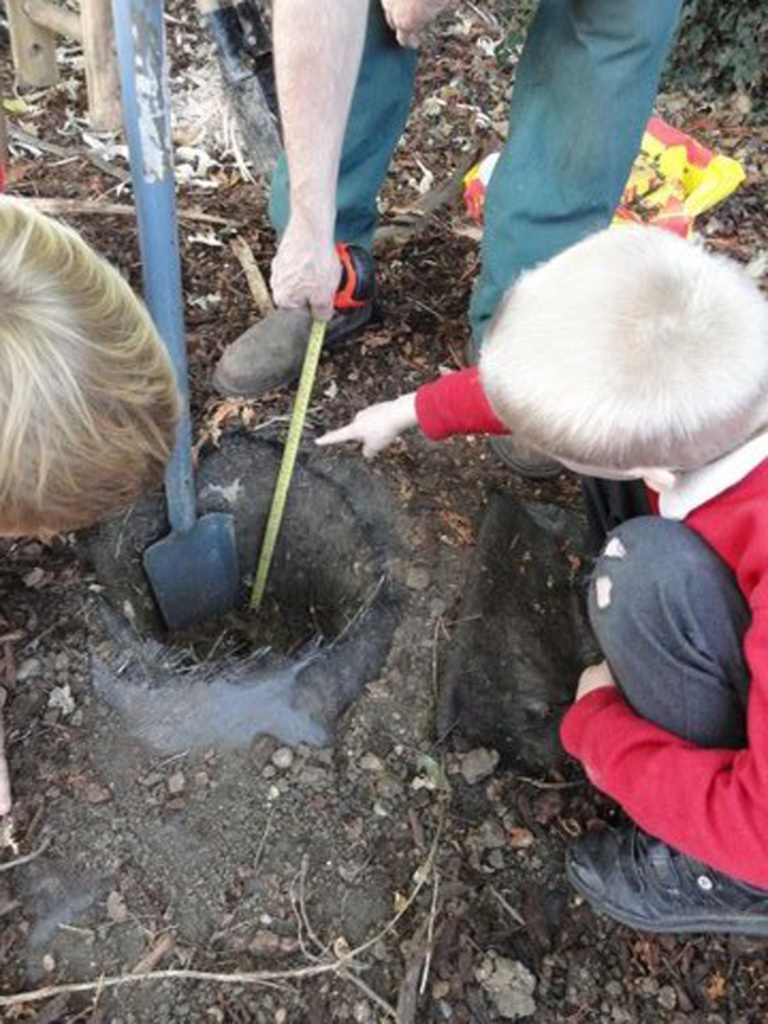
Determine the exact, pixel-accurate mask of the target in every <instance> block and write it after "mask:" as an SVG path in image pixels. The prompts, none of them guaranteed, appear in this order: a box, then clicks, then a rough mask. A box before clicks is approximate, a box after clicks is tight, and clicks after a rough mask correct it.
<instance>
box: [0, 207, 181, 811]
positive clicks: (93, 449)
mask: <svg viewBox="0 0 768 1024" xmlns="http://www.w3.org/2000/svg"><path fill="white" fill-rule="evenodd" d="M177 403H178V398H177V391H176V384H175V379H174V375H173V370H172V367H171V365H170V361H169V359H168V356H167V353H166V351H165V347H164V346H163V343H162V341H161V340H160V338H159V337H158V335H157V332H156V331H155V329H154V327H153V325H152V321H151V320H150V317H149V314H148V313H147V311H146V309H145V308H144V306H143V305H142V304H141V302H140V301H139V300H138V299H137V298H136V296H135V295H134V294H133V292H132V291H131V289H130V287H129V286H128V285H127V284H126V282H125V281H124V280H123V278H122V277H121V276H120V274H119V273H118V272H117V271H116V270H115V269H114V268H113V267H111V266H110V265H109V264H108V263H107V262H106V261H105V260H103V259H102V258H101V257H100V256H98V255H96V253H95V252H94V251H93V250H92V249H90V248H89V247H88V246H87V245H86V244H85V242H84V241H83V240H82V239H81V238H80V237H79V236H78V235H77V234H76V233H75V232H74V231H72V230H71V229H69V228H68V227H65V226H64V225H63V224H60V223H58V222H56V221H54V220H51V219H50V218H48V217H44V216H42V215H41V214H39V213H37V212H36V211H35V209H34V208H33V207H32V206H31V205H30V204H29V203H27V202H25V201H23V200H19V199H12V198H9V197H3V196H0V534H1V535H3V536H22V535H24V536H25V535H36V536H40V537H44V538H45V537H49V536H51V535H53V534H56V533H60V532H63V531H66V530H75V529H78V528H79V527H83V526H88V525H91V524H93V523H96V522H99V521H100V520H101V519H104V518H105V517H107V516H109V515H111V514H112V513H114V512H117V511H118V510H119V509H120V508H122V507H123V506H124V505H126V504H128V503H129V502H131V501H132V500H133V499H134V498H135V497H136V496H137V495H138V494H139V493H140V492H141V491H142V490H144V489H145V488H148V487H151V486H153V485H155V484H157V483H158V482H159V481H160V479H161V477H162V473H163V469H164V467H165V464H166V462H167V461H168V458H169V457H170V453H171V449H172V447H173V441H174V429H175V425H176V419H177V413H178V404H177ZM1 739H2V732H1V731H0V740H1ZM9 809H10V788H9V785H8V774H7V766H6V764H5V760H4V757H3V751H2V746H1V744H0V814H3V813H7V811H8V810H9Z"/></svg>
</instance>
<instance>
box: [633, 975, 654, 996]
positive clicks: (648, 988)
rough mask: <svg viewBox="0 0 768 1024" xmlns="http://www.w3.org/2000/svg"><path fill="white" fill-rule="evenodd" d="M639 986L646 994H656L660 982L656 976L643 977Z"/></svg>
mask: <svg viewBox="0 0 768 1024" xmlns="http://www.w3.org/2000/svg"><path fill="white" fill-rule="evenodd" d="M637 987H638V988H639V989H640V991H641V992H642V994H643V995H644V996H655V995H656V994H657V993H658V991H659V983H658V981H657V980H656V979H655V978H641V979H640V982H639V984H638V986H637Z"/></svg>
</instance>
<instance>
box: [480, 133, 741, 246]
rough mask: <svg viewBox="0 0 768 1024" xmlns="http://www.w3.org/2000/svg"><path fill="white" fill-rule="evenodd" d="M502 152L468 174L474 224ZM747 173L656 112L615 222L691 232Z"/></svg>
mask: <svg viewBox="0 0 768 1024" xmlns="http://www.w3.org/2000/svg"><path fill="white" fill-rule="evenodd" d="M498 158H499V154H498V153H491V154H490V155H489V156H487V157H485V158H484V159H483V160H481V161H480V163H479V164H476V165H475V166H474V167H473V168H472V169H471V170H470V171H469V173H468V174H467V175H466V176H465V178H464V204H465V207H466V210H467V213H468V215H469V216H470V217H471V218H472V220H473V221H474V222H475V223H476V224H482V220H483V206H484V203H485V190H486V188H487V185H488V182H489V181H490V178H491V173H492V172H493V168H494V167H495V165H496V161H497V160H498ZM744 178H745V174H744V169H743V168H742V166H741V164H740V163H739V162H738V161H737V160H734V159H733V158H732V157H728V156H723V155H722V154H717V153H713V152H712V151H711V150H709V149H707V148H706V147H704V146H702V145H701V144H700V143H698V142H697V141H696V140H695V139H694V138H692V137H691V136H690V135H686V134H685V132H681V131H678V130H677V129H676V128H673V127H672V126H671V125H669V124H667V123H666V122H665V121H662V119H661V118H660V117H652V118H651V120H650V121H649V122H648V126H647V128H646V131H645V134H644V135H643V141H642V144H641V147H640V152H639V153H638V155H637V159H636V160H635V163H634V165H633V167H632V172H631V174H630V176H629V181H628V182H627V184H626V186H625V188H624V193H623V195H622V198H621V203H620V205H619V207H618V209H617V211H616V215H615V217H614V220H613V223H614V225H621V224H637V223H641V224H653V225H655V226H656V227H661V228H664V229H665V230H667V231H673V232H674V233H675V234H677V235H682V236H683V238H687V237H688V236H689V235H690V234H691V232H692V231H693V225H694V221H695V219H696V217H698V216H699V214H701V213H703V212H704V211H705V210H709V209H711V208H712V207H713V206H715V204H716V203H719V202H721V201H722V200H723V199H725V198H726V196H729V195H730V194H731V193H732V192H735V190H736V189H737V188H738V187H739V185H740V184H741V182H742V181H743V180H744Z"/></svg>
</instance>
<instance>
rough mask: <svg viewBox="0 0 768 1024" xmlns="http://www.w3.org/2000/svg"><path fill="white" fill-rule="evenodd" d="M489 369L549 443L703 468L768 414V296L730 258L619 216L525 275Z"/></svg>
mask: <svg viewBox="0 0 768 1024" xmlns="http://www.w3.org/2000/svg"><path fill="white" fill-rule="evenodd" d="M480 374H481V379H482V384H483V388H484V390H485V392H486V394H487V396H488V398H489V400H490V402H491V405H492V406H493V408H494V410H495V411H496V413H497V415H498V416H499V418H500V419H501V420H502V421H503V422H504V423H506V424H507V425H508V426H509V428H510V430H511V431H512V433H513V434H515V435H517V436H519V437H520V439H521V440H524V441H526V442H527V443H528V444H531V445H532V446H534V447H535V448H538V449H539V450H541V451H544V452H547V453H549V454H551V455H554V456H556V457H557V456H559V457H560V458H562V459H566V460H568V459H570V460H572V461H575V462H582V463H588V464H591V465H597V466H605V467H606V468H608V467H611V468H615V469H629V468H632V467H636V466H664V467H668V468H672V469H691V468H694V467H696V466H700V465H704V464H705V463H707V462H710V461H712V460H713V459H715V458H717V457H718V456H720V455H722V454H724V453H725V452H727V451H729V450H730V449H732V448H734V447H736V446H737V445H739V444H740V443H742V442H743V441H744V440H746V439H747V438H748V437H750V436H751V435H752V434H754V433H755V432H756V431H757V430H759V429H760V428H761V427H764V426H765V424H766V419H767V418H768V417H767V416H766V410H767V408H768V404H767V401H766V398H767V395H768V392H767V390H766V388H767V386H768V304H766V301H765V299H764V298H763V296H762V295H761V293H760V291H759V289H758V288H757V285H756V284H755V283H754V282H753V281H752V280H751V279H750V278H749V276H748V275H747V274H746V273H745V272H744V271H743V270H742V269H741V268H740V267H738V266H737V265H736V264H734V263H732V262H729V261H728V260H725V259H723V258H721V257H718V256H714V255H711V254H710V253H707V252H705V251H704V250H703V249H701V248H699V247H698V246H696V245H694V244H692V243H690V242H686V241H684V240H683V239H681V238H678V237H677V236H675V235H672V234H670V233H668V232H665V231H662V230H659V229H657V228H650V227H643V226H636V227H635V226H629V227H621V228H611V229H609V230H607V231H602V232H600V233H599V234H596V235H592V236H591V237H589V238H587V239H585V240H584V241H582V242H579V243H578V244H577V245H574V246H572V247H571V248H570V249H567V250H566V251H565V252H563V253H561V254H560V255H558V256H556V257H555V258H554V259H552V260H550V261H549V262H548V263H546V264H543V265H542V266H540V267H537V268H536V269H534V270H532V271H530V272H528V273H527V274H524V275H523V276H522V277H521V278H520V279H519V281H518V282H517V284H516V285H515V286H513V288H512V289H511V290H510V292H509V293H508V294H507V296H506V298H505V300H504V302H503V304H502V307H501V309H500V310H499V312H498V314H497V315H496V317H495V319H494V321H493V323H492V325H491V328H490V330H489V333H488V338H487V340H486V342H485V344H484V346H483V349H482V353H481V359H480Z"/></svg>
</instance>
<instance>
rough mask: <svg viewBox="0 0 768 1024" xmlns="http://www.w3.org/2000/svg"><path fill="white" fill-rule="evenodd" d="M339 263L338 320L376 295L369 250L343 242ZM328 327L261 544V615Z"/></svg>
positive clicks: (303, 391) (311, 366)
mask: <svg viewBox="0 0 768 1024" xmlns="http://www.w3.org/2000/svg"><path fill="white" fill-rule="evenodd" d="M336 252H337V253H338V256H339V260H340V262H341V279H340V281H339V287H338V289H337V291H336V296H335V298H334V303H333V306H334V310H335V313H334V315H335V316H344V314H345V313H349V312H351V311H352V310H355V309H358V308H359V307H360V306H364V305H365V304H366V303H367V302H370V300H371V297H372V295H373V281H374V274H373V258H372V256H371V254H370V253H369V252H368V250H367V249H363V248H362V246H359V245H347V244H345V243H343V242H340V243H338V245H337V246H336ZM326 326H327V325H326V323H325V321H324V320H315V321H313V323H312V329H311V331H310V334H309V341H308V343H307V351H306V354H305V356H304V363H303V365H302V368H301V376H300V377H299V386H298V390H297V392H296V399H295V401H294V404H293V412H292V413H291V422H290V424H289V426H288V437H287V439H286V442H285V448H284V449H283V458H282V462H281V463H280V472H279V473H278V475H277V483H276V484H275V492H274V494H273V496H272V505H271V507H270V510H269V516H268V518H267V525H266V527H265V530H264V539H263V541H262V543H261V552H260V554H259V563H258V566H257V569H256V577H255V579H254V581H253V589H252V590H251V601H250V606H251V608H252V609H253V610H254V611H258V609H259V608H260V607H261V604H262V601H263V600H264V594H265V592H266V589H267V580H268V579H269V569H270V566H271V564H272V556H273V555H274V552H275V546H276V544H277V538H278V536H279V535H280V526H281V524H282V521H283V513H284V512H285V505H286V501H287V499H288V491H289V490H290V486H291V480H292V478H293V470H294V467H295V465H296V456H297V455H298V452H299V445H300V443H301V435H302V433H303V431H304V423H305V421H306V418H307V409H308V408H309V400H310V398H311V397H312V388H313V386H314V383H315V376H316V374H317V365H318V363H319V361H320V353H321V352H322V349H323V341H324V340H325V330H326Z"/></svg>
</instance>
